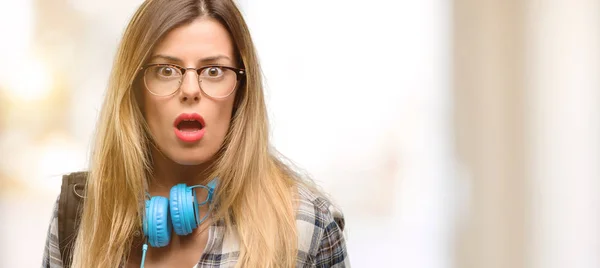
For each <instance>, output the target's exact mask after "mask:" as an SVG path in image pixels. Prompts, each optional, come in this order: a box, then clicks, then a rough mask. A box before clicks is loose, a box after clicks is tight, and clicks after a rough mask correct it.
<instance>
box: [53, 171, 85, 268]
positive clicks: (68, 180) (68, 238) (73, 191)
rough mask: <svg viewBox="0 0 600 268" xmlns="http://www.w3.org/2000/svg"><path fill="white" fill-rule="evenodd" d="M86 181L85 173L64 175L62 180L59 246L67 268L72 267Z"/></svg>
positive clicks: (64, 265)
mask: <svg viewBox="0 0 600 268" xmlns="http://www.w3.org/2000/svg"><path fill="white" fill-rule="evenodd" d="M86 179H87V172H84V171H80V172H75V173H71V174H67V175H64V176H63V179H62V186H61V189H60V197H59V201H58V246H59V249H60V254H61V258H62V261H63V267H65V268H66V267H71V260H72V255H73V244H74V243H75V239H76V238H77V229H78V227H79V218H80V216H81V209H82V207H81V205H82V204H83V194H84V189H85V183H86Z"/></svg>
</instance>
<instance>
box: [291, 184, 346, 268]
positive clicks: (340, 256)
mask: <svg viewBox="0 0 600 268" xmlns="http://www.w3.org/2000/svg"><path fill="white" fill-rule="evenodd" d="M297 202H298V203H297V204H298V206H297V214H296V223H297V229H298V250H299V257H300V258H299V261H300V262H304V263H302V264H300V263H299V266H305V265H316V267H350V265H349V262H348V256H347V255H348V254H347V251H346V238H345V234H344V231H345V228H346V222H345V218H344V214H343V212H342V210H341V209H340V208H339V206H337V205H335V204H334V203H333V202H332V201H331V199H330V198H329V197H327V196H326V195H325V194H324V193H322V192H321V191H318V190H316V189H311V188H310V187H306V186H302V185H301V186H299V187H298V200H297Z"/></svg>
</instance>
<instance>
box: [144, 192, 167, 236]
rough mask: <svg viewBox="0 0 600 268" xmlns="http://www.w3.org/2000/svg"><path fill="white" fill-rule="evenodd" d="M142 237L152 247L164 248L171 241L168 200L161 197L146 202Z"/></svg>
mask: <svg viewBox="0 0 600 268" xmlns="http://www.w3.org/2000/svg"><path fill="white" fill-rule="evenodd" d="M143 228H144V235H145V236H146V237H148V243H150V245H151V246H152V247H164V246H166V245H168V244H169V241H171V231H172V226H171V219H170V215H169V199H167V198H166V197H162V196H155V197H152V198H151V199H150V200H149V201H148V200H146V216H145V218H144V224H143Z"/></svg>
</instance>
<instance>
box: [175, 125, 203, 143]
mask: <svg viewBox="0 0 600 268" xmlns="http://www.w3.org/2000/svg"><path fill="white" fill-rule="evenodd" d="M205 132H206V131H205V129H204V128H203V129H201V130H198V131H181V130H179V129H178V128H175V135H176V136H177V138H179V139H180V140H182V141H184V142H197V141H199V140H200V139H202V137H204V133H205Z"/></svg>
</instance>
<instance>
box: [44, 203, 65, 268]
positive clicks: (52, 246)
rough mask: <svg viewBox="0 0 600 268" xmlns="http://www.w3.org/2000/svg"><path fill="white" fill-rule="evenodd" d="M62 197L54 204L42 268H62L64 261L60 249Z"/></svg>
mask: <svg viewBox="0 0 600 268" xmlns="http://www.w3.org/2000/svg"><path fill="white" fill-rule="evenodd" d="M59 200H60V196H58V197H57V198H56V200H55V202H54V206H53V208H52V215H51V217H50V223H49V226H48V230H47V233H46V244H45V246H44V256H43V259H42V267H46V268H60V267H62V266H63V265H62V259H61V254H60V248H59V245H58V204H59Z"/></svg>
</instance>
